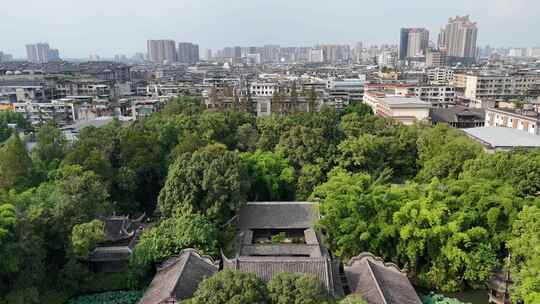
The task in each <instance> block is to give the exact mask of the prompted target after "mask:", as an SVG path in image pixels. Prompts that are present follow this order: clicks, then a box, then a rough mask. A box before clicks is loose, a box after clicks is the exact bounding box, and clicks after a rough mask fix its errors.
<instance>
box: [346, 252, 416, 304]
mask: <svg viewBox="0 0 540 304" xmlns="http://www.w3.org/2000/svg"><path fill="white" fill-rule="evenodd" d="M345 275H346V277H347V281H348V283H349V287H350V289H351V292H353V293H358V294H360V295H361V296H362V297H363V298H364V299H365V300H366V301H367V302H368V304H421V303H422V302H421V301H420V298H419V297H418V295H417V294H416V291H415V290H414V287H413V286H412V284H411V282H410V281H409V279H408V278H407V275H406V274H405V273H403V272H401V271H400V270H399V268H398V267H397V266H396V265H394V264H388V263H384V262H383V261H382V259H380V258H377V257H375V256H374V255H372V254H369V253H363V254H361V255H359V256H357V257H355V258H353V259H352V260H351V261H350V263H349V264H348V265H346V266H345Z"/></svg>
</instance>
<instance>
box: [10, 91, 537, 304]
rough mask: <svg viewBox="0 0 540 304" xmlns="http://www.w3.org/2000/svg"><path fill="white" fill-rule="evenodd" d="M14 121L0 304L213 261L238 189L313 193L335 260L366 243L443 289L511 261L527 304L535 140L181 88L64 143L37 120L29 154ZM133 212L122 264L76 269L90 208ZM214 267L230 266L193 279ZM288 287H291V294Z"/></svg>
mask: <svg viewBox="0 0 540 304" xmlns="http://www.w3.org/2000/svg"><path fill="white" fill-rule="evenodd" d="M11 124H17V125H18V126H19V128H21V129H27V130H29V129H30V126H28V125H26V124H25V123H24V119H22V117H20V116H17V115H15V114H12V113H10V114H5V113H0V141H2V142H3V143H2V144H1V146H0V303H2V304H4V303H6V304H7V303H10V304H12V303H15V304H16V303H25V304H27V303H30V304H31V303H64V302H66V301H67V300H68V299H69V298H70V297H72V296H75V295H80V294H87V293H93V292H102V291H108V290H141V289H143V288H144V286H145V284H146V283H147V282H148V278H149V277H151V273H152V271H153V269H154V268H153V266H155V265H156V264H157V263H160V262H163V261H164V260H166V259H167V258H169V257H171V256H173V255H175V254H178V253H179V252H180V251H181V250H182V249H184V248H188V247H193V248H197V249H198V250H199V251H201V253H203V254H206V255H211V256H214V257H218V256H219V250H220V249H225V250H226V249H227V244H228V243H229V241H230V239H231V237H232V233H233V232H232V231H231V229H228V228H224V227H228V226H227V223H228V221H229V220H230V219H231V218H232V217H233V216H234V214H235V213H236V212H237V211H238V210H239V208H240V207H241V206H242V205H243V204H244V203H245V202H247V201H250V200H256V201H270V200H272V201H274V200H283V201H289V200H312V201H317V202H320V210H321V214H322V219H321V221H320V222H319V224H318V226H319V228H320V229H321V230H322V231H323V232H324V233H325V234H326V236H327V242H328V244H327V245H328V246H329V248H330V249H331V251H332V252H333V253H334V254H335V255H336V256H337V257H339V258H341V259H342V260H343V261H347V259H349V258H351V257H353V256H355V255H357V254H359V253H361V252H363V251H370V252H372V253H373V254H376V255H379V256H381V257H383V258H385V259H386V260H387V261H391V262H394V263H396V264H398V265H399V266H400V267H405V268H407V269H408V271H409V273H410V274H411V276H412V281H413V283H414V284H415V285H417V286H419V287H423V288H426V289H432V290H438V291H442V292H450V291H459V290H465V289H470V288H482V287H484V286H485V283H486V280H487V279H488V278H489V276H490V275H491V273H492V271H494V270H496V269H499V268H500V267H504V266H507V265H509V267H510V268H511V271H512V276H513V280H514V282H515V284H514V285H513V288H512V291H511V292H512V296H513V300H514V301H517V300H523V301H524V302H525V303H527V304H530V303H540V200H539V199H538V198H537V197H538V194H540V150H527V151H525V150H516V151H512V152H497V153H492V154H489V153H486V152H484V150H483V148H482V146H480V145H479V144H477V143H475V142H473V141H471V140H470V139H468V138H467V137H466V136H465V135H463V134H462V133H461V132H460V131H459V130H455V129H451V128H449V127H447V126H445V125H437V126H435V127H432V126H428V125H422V124H415V125H413V126H404V125H402V124H399V123H396V122H393V121H391V120H389V119H385V118H380V117H376V116H373V115H371V112H370V110H369V108H367V107H366V106H364V105H354V106H350V107H349V108H347V109H346V110H343V111H340V112H338V111H335V110H333V109H330V108H323V109H321V111H320V112H314V113H296V114H291V115H288V116H283V117H279V116H269V117H265V118H255V117H253V116H252V115H250V114H246V113H239V112H235V111H230V112H216V111H204V110H203V107H202V106H201V104H200V102H199V101H198V100H197V99H196V98H188V97H183V98H178V99H175V100H173V101H171V102H170V103H169V104H168V105H167V107H166V108H165V109H164V110H163V111H162V112H161V113H156V114H153V115H151V116H149V117H147V118H144V119H141V120H138V121H136V122H133V123H130V124H126V125H122V124H120V122H118V121H114V122H112V123H111V124H109V125H107V126H105V127H101V128H94V127H89V128H86V129H83V130H82V131H81V133H80V135H79V139H78V140H77V141H76V142H74V143H70V142H68V141H67V140H66V138H65V137H64V135H63V133H62V132H61V131H60V130H59V129H58V128H57V127H55V126H54V125H53V124H46V125H43V126H41V127H39V128H37V129H36V130H33V131H34V132H33V135H32V136H33V138H35V140H36V141H37V144H36V145H35V146H34V147H33V149H32V151H31V152H28V151H27V150H26V149H27V148H26V144H25V140H26V137H24V136H16V135H14V134H13V132H12V128H10V126H11ZM27 137H28V136H27ZM142 213H146V214H147V215H149V216H150V217H151V219H152V221H153V228H152V229H149V230H147V231H146V232H145V233H144V234H143V235H142V237H141V239H140V242H139V244H138V245H137V247H136V248H135V250H134V253H133V256H132V259H131V262H130V270H129V271H128V272H126V273H120V274H112V275H111V274H100V273H93V272H91V271H89V270H88V267H87V266H86V265H85V263H84V260H85V257H87V255H88V253H89V251H90V250H92V248H94V246H95V245H96V244H97V243H99V242H100V240H102V238H103V225H102V222H100V221H96V219H98V218H99V217H100V216H110V215H112V214H117V215H118V214H123V215H130V216H132V217H135V216H138V215H141V214H142ZM508 256H511V259H510V261H509V262H506V258H507V257H508ZM227 275H229V276H235V275H236V276H237V275H238V274H234V273H233V274H231V273H227V272H226V273H224V274H221V273H220V275H219V276H217V277H216V278H215V279H214V278H212V281H209V282H205V284H206V285H208V286H212V284H221V285H223V284H222V283H219V282H218V281H219V280H220V279H226V276H227ZM281 279H282V280H288V281H287V284H286V285H287V286H296V285H295V284H299V285H298V286H304V285H302V284H307V285H309V282H307V283H306V282H304V281H302V280H301V279H299V278H294V277H284V278H281ZM235 280H247V281H246V282H243V281H242V282H243V283H238V284H254V288H255V289H257V288H259V290H260V294H259V293H257V292H254V293H252V294H250V295H249V296H254V297H258V296H260V297H264V298H265V299H267V300H268V301H269V303H286V302H283V301H280V299H279V298H274V299H273V300H272V294H271V292H270V291H272V290H274V291H275V290H279V288H282V286H280V285H279V284H280V283H279V282H277V283H274V284H268V286H266V287H265V288H263V287H260V286H259V285H260V284H261V283H260V282H258V281H253V280H254V279H253V278H252V277H250V276H246V277H245V278H243V277H242V278H231V279H230V280H229V281H230V282H231V284H232V283H234V281H235ZM249 280H252V281H253V282H251V283H249V282H250V281H249ZM203 285H204V284H203ZM221 285H220V286H221ZM257 286H259V287H257ZM208 288H210V287H208ZM227 288H230V289H231V290H234V288H235V286H234V284H232V285H231V286H228V287H227ZM263 289H264V291H263ZM293 289H294V288H293ZM297 289H298V290H296V291H295V290H292V291H290V292H289V293H290V294H293V295H295V297H296V296H298V297H303V296H304V294H303V293H302V292H303V291H304V287H298V288H297ZM228 292H229V293H230V291H228ZM306 292H307V293H309V290H307V291H306ZM278 293H279V292H278ZM281 293H283V292H281ZM296 294H298V295H296ZM212 296H215V294H207V293H205V289H204V288H203V287H201V290H200V291H199V292H198V293H197V294H196V297H195V298H194V299H193V300H192V301H191V303H217V302H212V301H213V300H212ZM319 296H321V295H318V294H317V293H315V292H312V293H311V294H310V295H309V297H315V299H318V298H317V297H319ZM310 299H313V298H310ZM245 301H248V302H249V300H241V299H238V301H237V302H234V303H248V302H245ZM295 301H296V300H295ZM357 302H358V303H360V302H361V301H360V300H358V301H357ZM287 303H288V302H287ZM295 303H311V302H309V301H307V300H306V301H303V300H298V301H296V302H295ZM313 303H320V302H313ZM347 303H356V302H354V301H353V300H351V301H348V302H347Z"/></svg>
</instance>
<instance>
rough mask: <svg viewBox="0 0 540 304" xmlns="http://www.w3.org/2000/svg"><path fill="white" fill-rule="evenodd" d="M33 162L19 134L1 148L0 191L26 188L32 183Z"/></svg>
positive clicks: (14, 135)
mask: <svg viewBox="0 0 540 304" xmlns="http://www.w3.org/2000/svg"><path fill="white" fill-rule="evenodd" d="M31 170H32V161H31V159H30V157H29V156H28V152H27V151H26V147H25V145H24V143H23V142H22V141H21V139H20V137H19V136H18V135H17V134H13V135H12V136H11V137H10V139H8V140H7V141H6V142H5V143H4V144H3V145H2V146H1V147H0V189H9V188H17V189H20V188H24V187H25V186H27V185H29V184H30V183H31Z"/></svg>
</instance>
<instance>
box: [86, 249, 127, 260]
mask: <svg viewBox="0 0 540 304" xmlns="http://www.w3.org/2000/svg"><path fill="white" fill-rule="evenodd" d="M130 255H131V248H129V247H128V246H109V247H97V248H95V249H94V250H92V252H90V254H89V261H91V262H109V261H125V260H128V259H129V257H130Z"/></svg>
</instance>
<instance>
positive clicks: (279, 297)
mask: <svg viewBox="0 0 540 304" xmlns="http://www.w3.org/2000/svg"><path fill="white" fill-rule="evenodd" d="M268 295H269V297H270V302H271V303H272V304H318V303H325V302H326V301H328V300H329V297H328V294H327V293H326V289H325V288H324V287H323V286H322V284H321V282H320V281H319V280H318V279H317V278H316V277H314V276H309V275H302V274H290V273H280V274H277V275H276V276H274V277H273V278H272V279H271V280H270V281H269V282H268Z"/></svg>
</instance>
